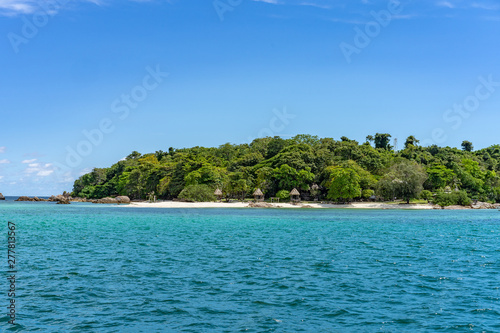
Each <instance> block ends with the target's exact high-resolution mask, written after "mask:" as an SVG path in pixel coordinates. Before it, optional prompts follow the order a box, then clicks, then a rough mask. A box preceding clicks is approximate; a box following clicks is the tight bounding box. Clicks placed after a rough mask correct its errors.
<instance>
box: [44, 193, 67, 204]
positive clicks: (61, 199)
mask: <svg viewBox="0 0 500 333" xmlns="http://www.w3.org/2000/svg"><path fill="white" fill-rule="evenodd" d="M70 198H71V197H69V196H65V195H62V194H59V195H53V196H51V197H50V198H49V200H48V201H52V202H56V203H57V204H58V205H69V204H70V202H69V201H70V200H69V199H70Z"/></svg>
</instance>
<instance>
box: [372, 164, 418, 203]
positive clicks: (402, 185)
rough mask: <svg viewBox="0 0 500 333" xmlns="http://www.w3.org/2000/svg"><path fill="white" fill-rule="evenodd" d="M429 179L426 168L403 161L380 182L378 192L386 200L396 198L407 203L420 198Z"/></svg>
mask: <svg viewBox="0 0 500 333" xmlns="http://www.w3.org/2000/svg"><path fill="white" fill-rule="evenodd" d="M426 179H427V173H426V172H425V170H424V168H423V167H422V166H421V165H419V164H417V163H416V162H414V161H408V160H403V161H401V162H399V163H397V164H394V165H393V166H391V168H390V170H389V172H388V173H387V174H386V175H385V176H384V177H383V178H382V179H381V180H380V181H379V182H378V184H377V190H378V192H379V194H380V195H382V196H383V197H386V198H390V197H391V196H395V197H397V198H402V199H404V200H405V201H406V203H410V200H411V199H414V198H418V195H419V194H420V192H421V191H422V190H423V186H422V185H423V184H424V182H425V180H426Z"/></svg>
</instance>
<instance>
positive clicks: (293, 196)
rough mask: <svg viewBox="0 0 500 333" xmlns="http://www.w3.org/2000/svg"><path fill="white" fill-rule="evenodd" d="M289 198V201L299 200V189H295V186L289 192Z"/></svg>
mask: <svg viewBox="0 0 500 333" xmlns="http://www.w3.org/2000/svg"><path fill="white" fill-rule="evenodd" d="M290 200H291V201H300V193H299V191H297V189H296V188H294V189H293V190H292V191H291V192H290Z"/></svg>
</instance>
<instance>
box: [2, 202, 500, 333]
mask: <svg viewBox="0 0 500 333" xmlns="http://www.w3.org/2000/svg"><path fill="white" fill-rule="evenodd" d="M0 214H1V215H0V216H1V220H2V221H3V222H0V223H3V224H4V226H3V227H2V230H3V231H2V232H3V233H4V236H3V237H2V239H3V244H4V245H3V246H5V247H6V244H7V240H6V237H7V236H6V233H7V221H8V220H11V221H13V222H15V223H16V224H17V235H18V239H17V251H18V252H17V260H18V270H19V272H18V276H17V278H18V281H17V288H18V297H17V303H18V309H17V322H18V323H19V324H20V325H19V326H17V327H16V328H12V327H10V328H9V326H10V325H8V324H7V320H8V319H7V316H5V315H4V314H3V315H2V316H1V318H2V319H1V322H0V325H1V327H2V330H3V331H10V330H12V331H23V332H30V331H40V332H375V331H382V332H465V331H476V332H482V331H486V332H498V331H500V301H499V298H500V291H499V287H500V275H499V273H500V265H499V263H500V242H499V236H500V219H499V217H500V215H499V214H500V212H498V211H496V210H494V211H387V210H258V209H191V210H183V209H170V210H169V209H162V210H160V209H159V210H156V209H132V208H123V207H111V206H97V205H89V204H72V205H70V206H65V205H64V206H63V205H54V204H51V203H50V204H49V203H12V202H3V203H1V204H0ZM5 261H6V258H5ZM5 264H6V262H5ZM5 264H2V269H3V270H4V272H5V267H6V265H5ZM4 275H5V274H4ZM3 285H4V286H3V287H1V288H2V289H3V290H4V291H5V290H6V289H7V287H8V286H7V283H4V284H3ZM2 299H4V303H5V304H4V305H5V306H4V305H0V306H1V307H2V308H4V309H5V308H6V306H7V303H6V302H7V300H6V296H4V297H3V298H2ZM4 313H6V310H4Z"/></svg>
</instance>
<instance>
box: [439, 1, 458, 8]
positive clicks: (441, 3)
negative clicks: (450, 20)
mask: <svg viewBox="0 0 500 333" xmlns="http://www.w3.org/2000/svg"><path fill="white" fill-rule="evenodd" d="M437 6H439V7H446V8H451V9H453V8H456V6H455V5H454V4H452V3H451V2H449V1H439V2H438V3H437Z"/></svg>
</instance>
